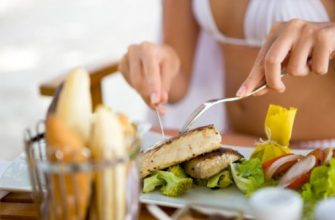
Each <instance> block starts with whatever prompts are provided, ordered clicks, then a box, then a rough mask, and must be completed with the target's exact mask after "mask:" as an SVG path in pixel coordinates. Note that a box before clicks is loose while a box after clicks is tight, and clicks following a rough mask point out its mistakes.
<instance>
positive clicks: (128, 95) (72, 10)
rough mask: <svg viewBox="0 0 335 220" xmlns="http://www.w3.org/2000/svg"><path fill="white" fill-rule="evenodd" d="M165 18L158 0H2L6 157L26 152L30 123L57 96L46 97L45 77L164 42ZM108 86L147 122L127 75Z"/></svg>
mask: <svg viewBox="0 0 335 220" xmlns="http://www.w3.org/2000/svg"><path fill="white" fill-rule="evenodd" d="M160 20H161V2H160V1H157V0H136V1H134V0H122V1H120V0H71V1H68V0H57V1H54V0H1V1H0V122H1V127H0V160H11V159H14V158H15V157H16V156H17V155H18V154H19V153H20V152H22V150H23V131H24V128H25V127H28V126H34V124H35V123H36V122H37V121H38V120H41V119H43V118H44V116H45V113H46V109H47V107H48V105H49V103H50V100H51V98H46V97H41V96H40V95H39V91H38V87H39V85H40V83H41V82H43V81H46V80H49V79H52V78H53V77H55V76H57V75H60V74H64V73H66V72H67V71H68V70H69V69H71V68H73V67H76V66H95V65H96V66H99V64H102V63H106V62H112V61H115V60H118V59H120V58H121V56H122V54H123V53H124V52H125V51H126V49H127V47H128V45H129V44H132V43H139V42H142V41H144V40H150V41H157V39H158V36H159V27H160ZM103 89H104V94H105V96H104V99H105V102H106V103H107V104H108V105H110V106H111V107H112V108H113V109H115V110H116V111H123V112H125V113H126V114H128V115H129V116H130V117H131V118H132V119H133V120H145V117H146V111H147V110H148V109H147V107H146V106H145V105H144V103H143V102H142V100H141V98H140V97H139V96H138V95H137V94H136V93H135V92H134V91H133V90H132V89H131V88H129V86H128V85H127V84H126V83H125V82H124V80H123V78H122V77H121V76H118V75H116V76H111V77H108V78H107V79H106V80H105V81H104V85H103ZM120 94H122V97H121V96H120ZM127 100H131V102H127Z"/></svg>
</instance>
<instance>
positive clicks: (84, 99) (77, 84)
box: [56, 68, 92, 144]
mask: <svg viewBox="0 0 335 220" xmlns="http://www.w3.org/2000/svg"><path fill="white" fill-rule="evenodd" d="M56 114H57V115H58V116H59V117H60V118H62V119H63V120H64V122H65V123H66V125H67V126H68V127H69V128H71V129H72V130H73V131H74V132H76V133H77V134H78V135H79V136H80V138H81V139H82V140H84V143H85V144H86V143H87V141H88V138H89V134H90V128H91V115H92V100H91V92H90V79H89V76H88V73H87V72H86V71H85V70H84V69H80V68H76V69H74V70H72V71H71V72H70V73H69V75H68V76H67V78H66V80H65V83H64V85H63V88H62V90H61V92H60V96H59V99H58V101H57V106H56Z"/></svg>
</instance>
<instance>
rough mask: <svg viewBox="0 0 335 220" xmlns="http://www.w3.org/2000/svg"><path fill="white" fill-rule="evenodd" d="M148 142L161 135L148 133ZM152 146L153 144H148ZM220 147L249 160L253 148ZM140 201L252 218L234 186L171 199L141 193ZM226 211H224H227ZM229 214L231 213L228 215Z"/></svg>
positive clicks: (199, 189) (196, 189)
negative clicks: (200, 207)
mask: <svg viewBox="0 0 335 220" xmlns="http://www.w3.org/2000/svg"><path fill="white" fill-rule="evenodd" d="M146 138H147V139H148V140H146V141H149V142H150V141H151V140H153V139H154V140H155V141H156V140H157V141H159V140H161V139H160V138H162V136H161V135H158V134H152V133H148V135H147V136H146ZM150 143H152V144H154V143H155V142H150ZM145 147H150V145H145ZM222 147H229V148H232V149H234V150H236V151H238V152H239V153H240V154H242V155H243V156H244V157H245V158H249V157H250V155H251V153H252V151H253V148H251V147H238V146H227V145H222ZM309 151H310V150H293V153H296V154H302V155H306V154H307V153H308V152H309ZM140 201H141V202H142V203H149V204H157V205H162V206H169V207H175V208H181V207H184V206H185V205H187V204H196V205H206V206H213V207H216V208H220V207H221V208H227V209H234V210H240V211H242V212H243V213H244V214H245V216H246V217H252V212H251V208H250V205H249V201H248V198H247V197H245V196H244V195H243V194H242V193H241V192H240V191H239V190H238V189H237V188H236V187H235V186H232V187H230V188H227V189H216V190H211V189H208V188H206V187H199V186H196V187H193V188H192V189H191V190H189V191H187V193H186V194H185V195H183V196H181V197H178V198H173V197H167V196H164V195H161V194H160V193H159V191H155V192H151V193H142V194H141V196H140ZM227 209H226V210H227ZM230 214H231V213H230Z"/></svg>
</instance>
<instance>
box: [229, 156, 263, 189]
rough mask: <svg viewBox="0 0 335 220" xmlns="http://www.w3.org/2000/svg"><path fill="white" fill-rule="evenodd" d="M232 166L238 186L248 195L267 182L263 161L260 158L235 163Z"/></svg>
mask: <svg viewBox="0 0 335 220" xmlns="http://www.w3.org/2000/svg"><path fill="white" fill-rule="evenodd" d="M230 168H231V173H232V175H233V179H234V182H235V184H236V186H237V188H239V190H241V191H242V192H243V193H245V194H246V195H250V194H251V193H252V192H254V191H255V190H257V189H259V188H260V187H262V186H263V185H264V184H265V179H264V173H263V169H262V161H261V160H260V159H259V158H254V159H250V160H244V161H242V162H241V163H233V164H231V166H230Z"/></svg>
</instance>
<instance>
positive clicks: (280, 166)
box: [262, 154, 302, 179]
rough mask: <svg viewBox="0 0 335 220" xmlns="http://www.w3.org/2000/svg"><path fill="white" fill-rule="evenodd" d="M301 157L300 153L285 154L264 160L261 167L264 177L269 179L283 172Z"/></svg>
mask: <svg viewBox="0 0 335 220" xmlns="http://www.w3.org/2000/svg"><path fill="white" fill-rule="evenodd" d="M301 158H302V156H301V155H295V154H287V155H283V156H280V157H277V158H274V159H271V160H269V161H266V162H265V163H264V164H263V167H262V168H263V172H264V174H265V177H266V178H267V179H271V178H273V177H277V176H279V175H280V174H283V173H285V172H286V171H287V170H288V169H290V168H291V167H292V166H293V165H294V164H295V163H296V162H297V161H299V160H300V159H301Z"/></svg>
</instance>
